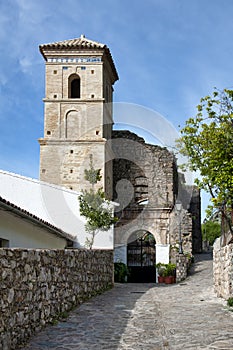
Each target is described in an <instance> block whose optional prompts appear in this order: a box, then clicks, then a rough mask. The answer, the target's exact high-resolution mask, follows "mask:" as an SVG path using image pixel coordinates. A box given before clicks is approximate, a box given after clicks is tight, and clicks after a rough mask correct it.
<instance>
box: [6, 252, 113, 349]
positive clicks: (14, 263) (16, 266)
mask: <svg viewBox="0 0 233 350" xmlns="http://www.w3.org/2000/svg"><path fill="white" fill-rule="evenodd" d="M112 285H113V251H110V250H105V251H103V250H69V249H67V250H49V249H34V250H33V249H0V296H1V297H0V349H3V350H8V349H17V348H18V345H19V344H21V343H23V342H24V341H25V340H27V339H28V338H29V337H30V336H31V335H32V334H33V333H34V332H35V331H38V330H40V329H41V328H42V327H43V326H44V325H45V324H47V323H53V322H54V321H55V320H57V319H58V318H59V317H62V315H64V313H65V312H66V311H68V310H71V309H72V308H74V307H75V306H77V305H78V304H80V303H82V302H83V301H84V300H86V299H88V298H90V297H91V296H93V295H96V294H97V293H100V292H102V291H104V290H106V289H108V288H110V287H112Z"/></svg>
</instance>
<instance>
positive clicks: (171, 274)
mask: <svg viewBox="0 0 233 350" xmlns="http://www.w3.org/2000/svg"><path fill="white" fill-rule="evenodd" d="M175 276H176V265H175V264H171V263H169V264H166V268H165V271H164V282H165V283H166V284H171V283H175Z"/></svg>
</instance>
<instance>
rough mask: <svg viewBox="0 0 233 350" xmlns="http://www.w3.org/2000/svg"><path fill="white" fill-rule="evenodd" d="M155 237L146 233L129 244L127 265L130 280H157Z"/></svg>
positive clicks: (142, 281) (146, 281) (139, 281)
mask: <svg viewBox="0 0 233 350" xmlns="http://www.w3.org/2000/svg"><path fill="white" fill-rule="evenodd" d="M155 243H156V242H155V239H154V236H153V235H152V234H151V233H148V232H146V233H144V234H143V235H142V236H140V237H139V238H137V239H136V240H134V241H133V242H131V243H128V245H127V265H128V268H129V271H130V276H129V278H128V282H137V283H148V282H155V281H156V279H155V277H156V275H155V274H156V269H155Z"/></svg>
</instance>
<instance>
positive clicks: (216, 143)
mask: <svg viewBox="0 0 233 350" xmlns="http://www.w3.org/2000/svg"><path fill="white" fill-rule="evenodd" d="M177 145H178V149H179V151H180V152H181V154H183V155H185V156H187V157H188V162H187V164H186V165H184V166H183V168H184V169H185V168H186V169H187V168H188V169H190V170H191V171H199V172H200V175H201V180H200V179H196V180H195V182H196V184H197V185H198V186H199V188H200V189H203V190H205V191H207V192H208V193H210V195H211V205H210V206H209V207H208V211H207V215H208V216H209V217H210V216H211V215H212V214H213V213H214V212H216V211H218V212H221V214H222V218H223V220H224V221H225V222H226V223H227V230H228V231H229V230H230V231H231V233H233V232H232V209H233V176H232V174H233V90H227V89H225V90H223V91H217V90H216V89H215V90H214V92H213V94H212V95H211V96H206V97H204V98H202V99H201V100H200V104H199V105H198V106H197V114H196V116H195V117H194V118H189V119H188V120H187V121H186V125H185V126H184V128H183V129H182V130H181V137H180V139H179V140H178V141H177ZM223 241H224V240H223ZM224 243H225V242H224Z"/></svg>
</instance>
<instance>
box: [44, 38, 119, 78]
mask: <svg viewBox="0 0 233 350" xmlns="http://www.w3.org/2000/svg"><path fill="white" fill-rule="evenodd" d="M39 49H40V52H41V54H42V56H43V57H44V58H45V60H47V58H46V56H47V53H48V51H50V52H53V51H59V50H61V51H64V50H65V51H66V50H67V51H69V50H75V49H76V50H87V51H88V50H93V49H95V50H101V51H102V52H104V53H105V55H106V57H107V59H108V61H109V63H110V65H111V67H112V71H113V73H114V75H115V78H114V80H115V81H116V80H118V79H119V77H118V74H117V70H116V67H115V64H114V61H113V58H112V55H111V52H110V50H109V48H108V47H107V45H105V44H101V43H99V42H97V41H93V40H90V39H87V38H85V36H84V35H81V37H80V38H75V39H69V40H64V41H57V42H54V43H50V44H42V45H40V46H39ZM46 51H47V52H46Z"/></svg>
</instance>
